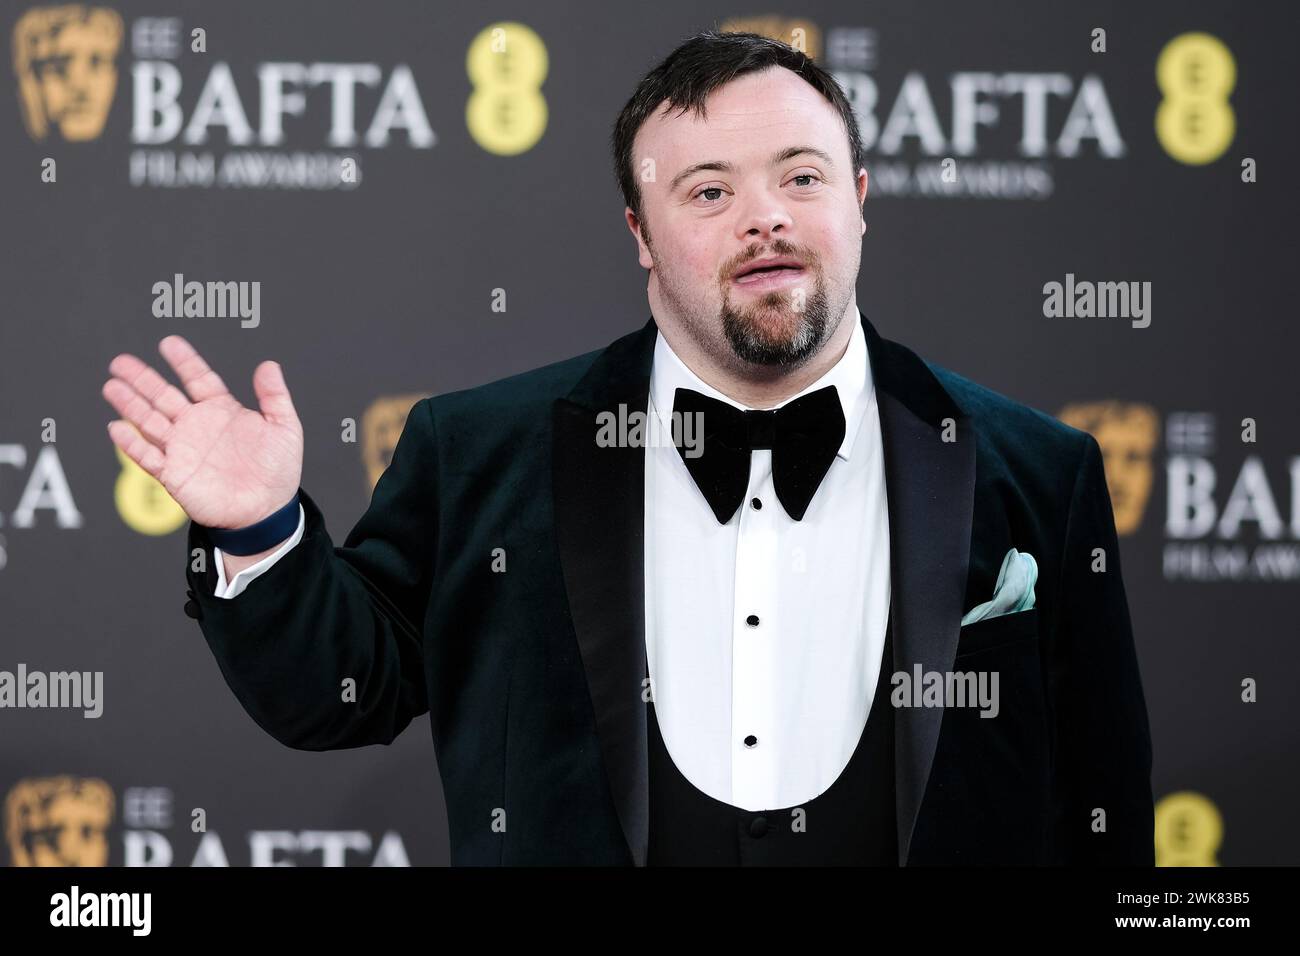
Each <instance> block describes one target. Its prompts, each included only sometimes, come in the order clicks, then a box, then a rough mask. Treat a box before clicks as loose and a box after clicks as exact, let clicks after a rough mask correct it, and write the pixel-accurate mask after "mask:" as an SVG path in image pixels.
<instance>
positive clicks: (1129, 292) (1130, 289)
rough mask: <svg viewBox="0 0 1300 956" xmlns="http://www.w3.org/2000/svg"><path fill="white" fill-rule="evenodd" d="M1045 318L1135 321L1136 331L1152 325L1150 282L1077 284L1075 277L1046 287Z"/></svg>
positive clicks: (1044, 291) (1072, 275)
mask: <svg viewBox="0 0 1300 956" xmlns="http://www.w3.org/2000/svg"><path fill="white" fill-rule="evenodd" d="M1043 315H1044V316H1046V317H1047V318H1049V319H1059V318H1066V319H1074V318H1079V319H1091V318H1098V319H1132V320H1133V323H1132V324H1133V328H1135V329H1145V328H1146V327H1147V326H1148V325H1150V324H1151V283H1150V282H1089V281H1087V280H1082V281H1079V282H1076V281H1075V280H1074V273H1073V272H1067V273H1066V274H1065V282H1063V283H1062V282H1048V283H1047V284H1045V285H1044V286H1043Z"/></svg>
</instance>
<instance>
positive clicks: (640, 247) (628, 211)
mask: <svg viewBox="0 0 1300 956" xmlns="http://www.w3.org/2000/svg"><path fill="white" fill-rule="evenodd" d="M623 218H624V219H625V220H626V221H627V228H628V229H629V230H631V232H632V235H634V236H636V245H637V261H638V262H640V263H641V266H642V268H645V269H652V268H654V264H655V261H654V258H653V257H652V256H651V255H650V247H649V246H647V245H646V244H645V238H644V237H643V236H642V235H641V222H640V220H638V219H637V217H636V213H634V212H633V211H632V207H631V206H625V207H624V208H623Z"/></svg>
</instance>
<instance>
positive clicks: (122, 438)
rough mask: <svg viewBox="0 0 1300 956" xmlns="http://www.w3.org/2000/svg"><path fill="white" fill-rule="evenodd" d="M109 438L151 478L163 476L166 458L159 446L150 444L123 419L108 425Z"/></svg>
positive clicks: (115, 420)
mask: <svg viewBox="0 0 1300 956" xmlns="http://www.w3.org/2000/svg"><path fill="white" fill-rule="evenodd" d="M108 437H109V438H111V439H113V444H114V445H116V446H117V447H118V448H120V449H122V451H123V452H125V453H126V457H127V458H130V459H131V460H132V461H133V462H135V463H136V464H137V465H139V466H140V467H141V468H143V469H144V470H145V472H147V473H148V474H149V475H150V476H151V477H153V478H155V479H156V478H158V476H159V475H161V474H162V467H163V462H165V461H166V456H164V455H163V453H162V452H161V451H159V450H158V446H157V445H153V444H150V443H149V442H148V441H146V440H145V437H144V436H143V435H141V434H140V433H139V432H138V431H136V430H135V429H134V428H132V427H131V426H130V425H128V424H127V423H126V422H124V421H122V420H121V419H114V420H113V421H111V422H109V423H108Z"/></svg>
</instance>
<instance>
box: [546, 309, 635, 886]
mask: <svg viewBox="0 0 1300 956" xmlns="http://www.w3.org/2000/svg"><path fill="white" fill-rule="evenodd" d="M655 334H656V328H655V325H654V320H653V319H652V320H650V321H649V322H647V323H646V325H644V326H643V327H642V328H641V329H640V330H639V331H637V332H634V333H631V334H630V335H626V336H624V337H623V338H621V339H619V340H617V341H616V342H614V343H613V344H611V345H610V346H609V347H608V348H607V349H605V350H604V351H603V352H601V354H600V355H599V356H598V357H597V358H596V360H595V362H594V363H593V364H592V366H591V368H590V369H589V370H588V372H587V374H586V375H585V376H584V377H583V378H582V380H581V381H580V382H579V383H578V384H577V385H576V386H575V387H574V389H573V390H572V391H571V392H570V393H569V394H568V395H567V396H566V397H564V398H560V399H556V401H555V404H554V407H553V411H552V427H553V432H552V440H553V456H552V467H553V470H552V475H551V480H552V494H553V496H554V507H555V532H556V539H557V541H558V545H559V551H560V564H561V567H562V569H563V575H564V586H565V591H566V593H567V596H568V600H569V611H570V614H571V616H572V618H573V626H574V630H575V632H576V633H577V637H578V646H579V649H580V651H581V654H582V666H583V670H584V671H585V672H586V677H587V687H588V689H589V690H590V692H591V703H592V707H593V709H594V712H595V717H596V732H597V737H598V739H599V741H600V752H601V757H602V758H603V762H604V768H605V772H606V775H607V779H608V781H609V787H610V792H611V794H612V796H613V799H614V806H615V809H616V810H617V812H618V818H619V823H620V824H621V825H622V828H623V834H624V837H625V838H626V840H627V845H628V849H629V851H630V853H631V855H632V861H633V863H634V864H635V865H636V866H644V865H645V862H646V852H647V848H648V844H649V827H650V815H649V801H650V786H649V750H648V747H649V743H648V738H647V733H648V728H647V712H646V704H645V703H644V701H643V700H642V699H641V691H642V679H643V678H644V677H645V675H646V673H647V670H646V655H645V543H644V539H645V449H644V447H601V446H600V445H598V444H597V441H596V438H597V430H598V427H599V424H600V422H599V421H598V419H597V415H598V414H599V413H601V412H610V413H612V414H613V415H614V420H615V421H616V422H619V423H620V427H619V429H618V431H619V433H620V434H621V433H622V427H621V425H622V423H624V422H626V421H627V420H628V416H629V415H631V414H632V413H634V412H635V413H637V414H638V415H644V414H645V411H646V408H647V405H648V401H649V393H650V364H651V361H652V359H653V356H654V341H655Z"/></svg>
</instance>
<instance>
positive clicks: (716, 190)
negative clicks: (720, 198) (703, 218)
mask: <svg viewBox="0 0 1300 956" xmlns="http://www.w3.org/2000/svg"><path fill="white" fill-rule="evenodd" d="M721 192H722V187H721V186H705V187H704V188H703V189H701V190H700V191H699V192H697V193H696V194H695V198H696V199H699V198H700V197H701V196H703V195H704V194H705V193H721ZM716 201H717V197H713V198H711V199H709V200H708V203H709V204H712V203H714V202H716Z"/></svg>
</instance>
